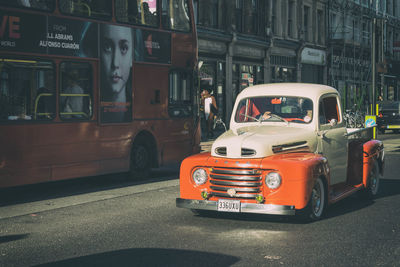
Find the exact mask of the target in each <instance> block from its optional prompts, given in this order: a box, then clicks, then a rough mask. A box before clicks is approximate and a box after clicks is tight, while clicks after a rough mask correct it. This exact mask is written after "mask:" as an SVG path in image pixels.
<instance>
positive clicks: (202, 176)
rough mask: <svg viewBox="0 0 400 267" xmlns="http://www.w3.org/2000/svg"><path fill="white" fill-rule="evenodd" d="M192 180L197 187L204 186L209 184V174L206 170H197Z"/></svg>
mask: <svg viewBox="0 0 400 267" xmlns="http://www.w3.org/2000/svg"><path fill="white" fill-rule="evenodd" d="M192 178H193V181H194V182H195V183H196V184H197V185H202V184H204V183H205V182H207V172H206V170H204V169H196V170H195V171H194V172H193V174H192Z"/></svg>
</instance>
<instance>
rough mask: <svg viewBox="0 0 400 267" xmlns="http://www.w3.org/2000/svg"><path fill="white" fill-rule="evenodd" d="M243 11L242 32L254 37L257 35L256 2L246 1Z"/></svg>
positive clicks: (257, 7)
mask: <svg viewBox="0 0 400 267" xmlns="http://www.w3.org/2000/svg"><path fill="white" fill-rule="evenodd" d="M244 10H245V15H244V21H245V23H244V25H243V26H244V32H245V33H249V34H255V35H256V34H257V33H258V27H257V25H258V12H259V11H258V10H259V6H258V0H251V1H246V2H245V7H244Z"/></svg>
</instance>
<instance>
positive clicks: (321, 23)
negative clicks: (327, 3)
mask: <svg viewBox="0 0 400 267" xmlns="http://www.w3.org/2000/svg"><path fill="white" fill-rule="evenodd" d="M317 28H318V30H317V36H318V39H317V42H318V44H323V43H324V29H325V20H324V13H323V11H322V10H318V11H317Z"/></svg>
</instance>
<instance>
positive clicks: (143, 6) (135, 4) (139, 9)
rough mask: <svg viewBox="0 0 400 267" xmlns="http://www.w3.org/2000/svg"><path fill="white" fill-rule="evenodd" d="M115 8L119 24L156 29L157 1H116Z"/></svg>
mask: <svg viewBox="0 0 400 267" xmlns="http://www.w3.org/2000/svg"><path fill="white" fill-rule="evenodd" d="M115 7H116V8H115V9H116V15H117V20H118V21H120V22H125V23H130V24H137V25H146V26H152V27H158V16H157V0H133V1H126V0H117V1H116V2H115Z"/></svg>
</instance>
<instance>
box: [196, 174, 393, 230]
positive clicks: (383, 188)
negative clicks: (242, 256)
mask: <svg viewBox="0 0 400 267" xmlns="http://www.w3.org/2000/svg"><path fill="white" fill-rule="evenodd" d="M394 195H400V180H391V179H381V181H380V192H379V194H378V195H377V196H376V197H375V199H366V198H365V197H363V196H362V192H357V193H356V194H354V195H352V196H350V197H348V198H346V199H343V200H341V201H339V202H337V203H335V204H333V205H332V206H329V207H328V209H327V210H326V212H325V218H326V219H328V218H334V217H337V216H341V215H344V214H347V213H351V212H354V211H357V210H361V209H364V208H366V207H368V206H370V205H373V204H374V203H375V200H376V199H380V198H385V197H390V196H394ZM196 216H202V217H209V218H213V219H221V220H224V219H232V220H240V221H259V222H263V221H265V222H270V223H289V224H305V223H310V222H306V221H304V220H301V219H299V218H297V217H296V216H281V215H263V214H244V213H223V212H216V211H215V212H212V211H200V212H199V213H197V215H196Z"/></svg>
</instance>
